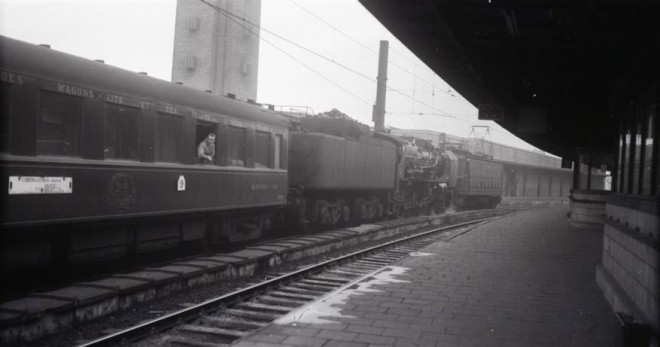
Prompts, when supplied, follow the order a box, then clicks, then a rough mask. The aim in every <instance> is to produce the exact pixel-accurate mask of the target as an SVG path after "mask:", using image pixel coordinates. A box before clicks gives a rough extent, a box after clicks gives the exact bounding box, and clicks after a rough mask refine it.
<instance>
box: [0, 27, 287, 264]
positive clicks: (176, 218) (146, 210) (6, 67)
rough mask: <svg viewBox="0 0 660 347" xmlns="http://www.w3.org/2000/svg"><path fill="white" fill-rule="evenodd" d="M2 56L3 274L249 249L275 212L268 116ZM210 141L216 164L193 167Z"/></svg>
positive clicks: (76, 63)
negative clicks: (237, 246)
mask: <svg viewBox="0 0 660 347" xmlns="http://www.w3.org/2000/svg"><path fill="white" fill-rule="evenodd" d="M0 48H1V49H0V73H1V77H2V78H1V82H2V83H1V90H0V91H1V100H2V103H1V105H2V109H1V112H2V113H1V117H2V128H1V129H2V134H1V135H2V138H1V143H0V146H1V148H0V151H1V153H0V156H1V165H2V168H3V170H2V179H3V180H4V182H5V184H4V185H3V187H4V188H3V189H2V204H3V206H2V227H3V228H2V254H3V265H4V266H5V267H6V266H9V267H11V268H21V267H27V266H29V267H34V266H39V265H46V264H48V263H49V262H51V261H54V262H58V261H60V262H70V263H75V262H76V261H79V260H80V261H84V260H88V259H87V258H89V257H92V258H98V257H101V258H113V257H116V258H120V257H123V256H125V255H126V254H127V253H130V252H134V253H140V252H150V251H154V250H161V249H167V248H172V247H179V246H181V245H182V244H188V243H196V242H208V241H211V242H219V241H222V240H230V241H236V240H243V239H250V238H255V237H258V236H259V235H260V234H261V233H263V232H265V231H267V230H268V229H269V227H270V225H271V217H272V216H273V214H274V212H275V211H276V209H277V208H279V207H281V206H283V205H284V204H286V192H287V170H286V168H287V160H288V158H287V152H288V150H287V141H288V140H287V139H288V124H287V123H286V121H284V120H283V119H282V118H281V117H279V116H278V115H277V114H276V113H274V112H270V111H268V110H266V109H264V108H262V107H260V106H258V105H254V104H249V103H245V102H242V101H238V100H233V99H231V98H227V97H218V96H214V95H211V94H209V93H204V92H200V91H196V90H194V89H192V88H188V87H185V86H182V85H177V84H174V83H169V82H165V81H162V80H158V79H155V78H152V77H148V76H144V75H142V74H138V73H133V72H129V71H125V70H122V69H119V68H115V67H112V66H107V65H105V64H103V63H102V62H94V61H90V60H86V59H82V58H78V57H75V56H72V55H68V54H64V53H60V52H57V51H53V50H51V49H49V48H47V47H40V46H34V45H30V44H26V43H23V42H20V41H16V40H12V39H9V38H5V37H0ZM209 133H215V134H216V135H217V141H216V156H215V162H214V163H212V164H199V163H198V162H197V160H196V153H197V145H198V143H200V142H201V141H203V139H204V138H205V137H206V136H207V135H208V134H209Z"/></svg>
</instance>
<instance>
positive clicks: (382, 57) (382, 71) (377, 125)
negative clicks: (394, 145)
mask: <svg viewBox="0 0 660 347" xmlns="http://www.w3.org/2000/svg"><path fill="white" fill-rule="evenodd" d="M388 50H389V42H387V41H385V40H382V41H380V54H379V55H378V84H377V85H376V104H375V105H374V109H373V118H372V120H373V121H374V130H376V131H378V132H381V133H384V132H385V89H386V87H387V53H388Z"/></svg>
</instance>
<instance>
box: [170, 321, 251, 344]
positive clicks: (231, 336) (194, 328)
mask: <svg viewBox="0 0 660 347" xmlns="http://www.w3.org/2000/svg"><path fill="white" fill-rule="evenodd" d="M176 330H177V332H183V333H188V334H194V335H208V336H210V337H213V338H220V339H222V340H224V341H223V342H231V341H234V340H236V339H240V338H241V337H243V336H246V335H247V334H248V332H245V331H240V330H232V329H222V328H215V327H207V326H203V325H192V324H185V325H182V326H180V327H178V328H177V329H176Z"/></svg>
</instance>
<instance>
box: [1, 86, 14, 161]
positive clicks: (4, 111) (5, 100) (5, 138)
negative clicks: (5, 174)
mask: <svg viewBox="0 0 660 347" xmlns="http://www.w3.org/2000/svg"><path fill="white" fill-rule="evenodd" d="M10 88H11V84H8V83H0V118H2V123H0V152H7V151H9V119H10V118H11V115H10V112H11V108H10V105H11V101H12V99H11V95H10V92H11V89H10Z"/></svg>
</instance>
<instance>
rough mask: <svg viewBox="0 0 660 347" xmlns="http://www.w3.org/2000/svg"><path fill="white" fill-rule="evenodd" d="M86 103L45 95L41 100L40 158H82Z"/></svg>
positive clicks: (70, 97)
mask: <svg viewBox="0 0 660 347" xmlns="http://www.w3.org/2000/svg"><path fill="white" fill-rule="evenodd" d="M83 101H84V99H82V98H78V97H74V96H69V95H63V94H57V93H52V92H46V91H42V92H41V94H40V97H39V135H38V140H37V143H38V152H39V154H53V155H68V156H77V155H80V123H81V120H82V107H83Z"/></svg>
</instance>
